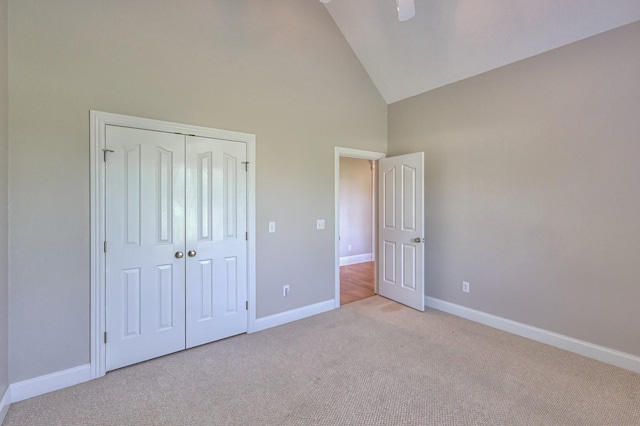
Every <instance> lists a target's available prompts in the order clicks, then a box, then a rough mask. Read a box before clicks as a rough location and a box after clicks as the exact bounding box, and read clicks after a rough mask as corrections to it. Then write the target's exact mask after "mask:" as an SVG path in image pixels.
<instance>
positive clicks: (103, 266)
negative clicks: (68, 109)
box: [90, 111, 256, 379]
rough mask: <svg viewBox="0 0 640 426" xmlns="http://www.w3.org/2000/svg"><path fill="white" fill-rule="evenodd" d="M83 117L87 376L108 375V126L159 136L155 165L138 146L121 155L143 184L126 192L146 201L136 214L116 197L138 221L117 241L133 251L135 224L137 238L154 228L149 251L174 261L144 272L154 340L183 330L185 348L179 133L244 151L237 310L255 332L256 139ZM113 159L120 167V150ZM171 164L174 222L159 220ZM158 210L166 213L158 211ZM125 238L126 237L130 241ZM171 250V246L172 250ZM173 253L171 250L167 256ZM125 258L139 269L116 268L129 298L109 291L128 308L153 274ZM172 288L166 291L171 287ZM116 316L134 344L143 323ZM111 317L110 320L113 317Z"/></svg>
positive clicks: (132, 315) (132, 314)
mask: <svg viewBox="0 0 640 426" xmlns="http://www.w3.org/2000/svg"><path fill="white" fill-rule="evenodd" d="M90 115H91V117H90V118H91V121H90V124H91V145H90V171H91V173H90V178H91V378H92V379H93V378H98V377H101V376H103V375H104V374H105V373H106V371H107V356H106V355H107V353H106V347H107V343H106V340H107V335H106V333H105V332H106V330H107V315H106V307H107V298H108V297H107V285H106V284H107V258H106V253H105V249H106V248H107V247H108V250H107V252H111V249H112V248H113V244H112V242H108V244H107V232H108V230H107V228H108V227H107V226H106V225H107V185H106V182H107V167H106V164H107V163H108V162H112V161H114V159H115V155H116V152H115V149H112V148H111V147H107V132H108V131H109V133H110V134H111V133H113V128H111V129H109V128H110V127H111V126H117V127H121V128H128V129H125V132H126V131H133V132H135V129H141V131H143V130H150V131H155V132H163V133H164V134H165V135H163V140H164V142H162V143H160V146H156V147H155V148H152V149H155V150H156V154H158V155H157V156H155V159H154V158H153V156H151V157H149V156H148V155H147V153H146V152H145V148H143V147H140V148H139V149H138V148H136V147H135V146H134V147H133V148H134V149H133V150H131V149H129V151H130V152H129V154H127V155H129V157H130V158H133V159H137V158H138V156H139V155H140V156H141V157H140V162H139V163H138V164H139V167H138V168H136V166H135V161H133V160H132V161H131V162H130V165H129V167H128V172H127V173H129V176H130V175H131V174H132V173H133V174H136V173H139V174H140V175H141V176H145V177H146V179H142V178H141V179H140V180H139V182H141V183H140V184H136V183H135V182H136V179H131V182H129V181H128V180H127V182H128V185H129V193H131V194H135V193H136V191H138V190H139V191H140V194H139V197H147V198H146V199H145V202H144V203H138V205H140V206H142V207H141V210H139V211H138V210H136V208H135V205H136V203H129V198H127V199H126V201H125V200H124V199H123V201H122V203H121V212H124V211H125V210H124V209H125V205H126V204H130V205H131V208H130V209H129V208H128V209H127V214H128V217H127V220H129V219H128V218H129V217H134V218H135V217H136V216H137V217H139V218H140V220H139V221H135V220H133V222H132V221H129V222H127V223H126V225H127V228H126V229H127V232H128V234H127V235H125V233H124V229H125V228H124V225H122V230H121V231H122V232H121V234H122V238H121V241H124V240H125V239H127V240H128V242H130V243H132V244H133V245H135V244H138V243H139V242H140V241H144V239H143V238H138V241H136V238H135V235H136V233H135V232H134V231H135V227H136V226H137V225H141V226H142V227H141V228H140V232H139V234H140V235H141V236H142V235H145V233H146V232H147V231H145V229H146V228H145V226H146V227H147V228H149V227H151V228H155V231H156V242H158V241H157V240H158V239H159V240H160V242H161V243H162V244H156V245H158V246H162V247H161V248H158V249H153V250H156V251H161V252H162V257H166V253H164V251H167V252H168V253H170V254H171V255H172V256H173V257H170V259H171V260H169V261H168V262H156V263H154V264H153V265H152V268H151V270H153V268H155V272H156V274H155V284H156V286H155V287H156V289H155V293H156V294H155V295H153V296H152V298H154V297H155V301H154V302H153V303H154V304H155V305H156V308H155V309H156V315H155V318H154V321H155V322H156V328H158V329H162V330H160V331H162V333H160V334H161V335H163V336H165V335H169V334H171V333H168V332H167V331H168V330H170V329H171V330H173V329H175V330H178V329H180V328H182V330H183V331H182V339H181V340H182V345H181V346H182V348H184V347H185V333H186V330H185V310H184V306H185V302H186V301H185V289H184V285H185V283H184V277H185V275H186V270H185V265H187V263H186V259H190V260H195V259H197V258H196V257H194V258H193V259H191V258H189V257H188V255H187V248H186V244H185V238H186V237H187V232H186V229H185V217H184V215H185V213H186V207H185V206H184V200H185V199H186V198H187V197H188V195H187V194H185V193H184V187H185V185H186V183H185V175H186V174H187V172H186V170H185V164H186V163H185V162H184V161H185V160H184V158H182V159H181V157H180V156H181V155H182V156H184V152H185V151H184V143H185V141H186V136H185V135H194V136H198V137H202V138H209V139H216V140H218V141H219V142H223V143H227V142H239V143H241V144H242V145H244V146H245V147H246V148H245V149H246V151H245V155H246V160H245V161H246V162H247V163H248V164H249V167H248V171H246V172H245V170H244V168H242V171H243V172H244V173H245V182H246V186H243V188H245V190H246V202H243V203H241V204H243V205H244V214H245V218H246V220H243V219H239V220H242V221H243V224H244V226H245V231H243V232H247V233H248V241H247V240H245V239H244V238H243V239H242V242H243V244H244V246H245V253H246V255H245V260H244V262H245V265H246V267H245V268H244V269H243V273H244V277H245V279H246V283H247V285H245V286H244V289H245V295H244V300H245V301H248V303H247V304H248V311H247V310H243V311H242V313H243V315H244V318H245V320H244V323H245V330H244V331H248V332H252V331H255V330H256V324H255V322H256V319H255V302H254V300H255V238H252V237H253V236H254V235H255V136H254V135H250V134H246V133H239V132H232V131H226V130H218V129H212V128H207V127H200V126H192V125H185V124H179V123H171V122H166V121H159V120H152V119H145V118H139V117H131V116H124V115H119V114H112V113H105V112H99V111H91V114H90ZM165 138H167V139H165ZM173 138H181V139H182V140H183V150H182V154H180V153H176V152H175V150H174V148H173V147H172V146H171V143H172V142H171V143H168V145H166V144H165V143H166V142H167V141H168V140H173ZM134 145H135V144H134ZM150 149H151V148H150ZM111 151H113V152H111ZM147 157H148V158H149V160H148V161H146V160H144V159H145V158H147ZM120 160H121V161H123V162H124V150H123V153H122V157H121V158H120ZM143 160H144V161H143ZM154 162H155V165H154V166H150V164H152V163H154ZM170 162H173V163H174V167H173V173H172V176H171V182H170V184H171V185H172V186H175V185H178V186H180V187H182V188H183V190H182V191H183V192H182V194H181V195H180V194H173V198H175V197H178V198H179V199H182V200H183V202H182V206H180V203H178V205H177V206H174V211H173V213H172V215H173V219H174V220H173V222H168V215H167V214H166V212H167V211H168V210H167V206H168V202H169V199H168V197H167V196H166V195H167V194H168V192H167V191H166V189H167V188H168V182H169V179H168V177H167V176H168V175H169V172H168V167H169V166H168V164H169V163H170ZM176 162H178V163H180V162H182V166H180V167H182V176H183V177H182V183H180V179H181V178H180V177H179V176H176V175H175V173H176V172H177V174H178V175H180V174H181V173H180V171H179V170H178V169H180V167H178V168H176V167H175V164H176ZM124 164H126V163H124ZM123 167H124V166H123ZM150 167H151V168H153V169H154V171H153V172H152V176H154V177H153V178H149V177H148V169H149V168H150ZM124 177H126V175H125V176H123V177H122V178H120V184H119V185H121V187H122V188H123V189H124V185H125V179H124ZM154 179H155V182H154ZM142 181H148V182H146V183H145V184H142ZM145 185H146V186H145ZM150 185H152V186H154V185H155V189H154V190H149V187H150ZM163 185H164V186H163ZM145 192H147V193H148V194H147V195H145V194H144V193H145ZM154 192H155V195H154V194H153V193H154ZM240 192H242V191H239V192H238V196H239V197H242V194H240ZM111 197H113V194H112V195H111V196H110V198H111ZM134 198H135V197H133V196H132V199H134ZM149 200H151V201H149ZM172 201H174V202H175V200H172ZM154 204H155V207H154ZM143 205H144V206H143ZM127 207H129V206H127ZM114 208H116V209H117V207H115V206H114ZM154 208H155V209H156V211H153V209H154ZM239 210H241V209H239ZM163 211H164V212H165V213H163ZM163 214H164V216H163ZM122 215H123V217H125V216H124V213H122ZM181 215H182V219H178V218H177V216H181ZM123 220H124V219H123ZM163 221H164V222H163ZM169 223H170V226H171V227H172V231H177V230H178V229H179V228H180V226H182V232H181V233H180V235H181V237H177V236H176V235H173V240H172V242H171V243H169V239H170V238H169V237H168V232H169ZM180 223H182V225H180ZM145 224H146V225H145ZM160 224H165V225H166V226H165V227H164V229H162V227H160ZM159 227H160V228H159ZM111 230H112V229H111ZM112 231H113V230H112ZM129 231H131V232H129ZM114 232H115V231H114ZM131 235H133V238H129V237H130V236H131ZM157 235H160V237H157ZM180 239H182V247H183V250H180V251H182V252H183V253H184V257H183V258H182V260H183V263H182V266H179V265H180V264H179V263H176V261H177V260H178V259H177V258H175V251H179V250H177V247H179V246H180ZM172 245H173V247H171V246H172ZM168 247H171V251H169V250H168ZM174 249H176V250H175V251H174ZM205 251H206V250H205ZM132 257H133V256H132ZM126 260H127V261H130V262H134V263H135V262H138V263H139V264H138V265H135V264H131V265H129V266H128V267H126V268H121V269H126V270H127V274H125V275H126V276H125V278H126V280H123V277H122V276H120V277H119V281H120V287H121V290H122V284H121V283H122V282H124V283H125V284H126V285H125V287H126V289H127V290H128V292H127V294H126V295H123V293H122V292H121V293H120V294H119V295H118V293H117V292H114V293H113V295H117V296H118V297H120V300H122V298H123V297H124V296H127V297H129V296H130V301H131V302H132V303H133V302H138V299H137V298H136V297H137V296H136V294H140V295H141V294H142V293H140V292H141V291H142V290H143V282H145V279H147V278H149V279H150V280H151V279H153V278H154V274H149V273H148V272H147V273H146V274H145V273H144V272H145V269H144V268H146V267H148V265H145V264H144V262H140V259H137V260H136V259H134V258H131V259H129V258H127V259H126ZM195 261H197V260H195ZM180 268H182V270H181V271H180ZM169 270H171V272H172V273H171V274H168V271H169ZM117 275H118V274H117ZM176 275H178V276H179V277H181V278H179V277H178V278H176ZM240 275H243V274H242V273H239V274H238V276H240ZM138 277H140V281H138V280H137V279H138ZM169 277H170V279H169ZM110 278H111V277H110ZM116 281H117V280H116ZM180 281H182V282H180ZM151 282H153V281H151ZM180 285H182V292H181V293H182V296H181V297H182V301H181V302H180V301H179V300H178V298H179V297H180V295H179V293H180V292H178V294H177V295H176V294H174V292H173V291H172V290H174V289H176V288H177V287H179V286H180ZM171 286H173V288H172V287H171ZM241 287H242V286H241ZM247 287H248V289H247ZM152 294H153V293H152ZM167 294H171V296H172V297H171V298H170V299H171V300H172V306H170V308H171V309H173V311H171V310H168V308H169V304H168V303H165V301H166V300H169V299H168V298H167V297H166V295H167ZM109 296H110V297H111V296H112V294H111V293H110V294H109ZM174 296H176V297H174ZM114 297H115V296H114ZM239 297H243V296H241V295H240V296H239ZM134 306H135V304H133V305H131V307H134ZM139 306H140V308H141V309H142V307H143V305H140V304H139ZM163 308H164V310H163ZM242 308H243V309H246V308H245V302H243V303H242ZM180 309H181V310H182V315H180V314H179V312H178V311H179V310H180ZM123 312H126V313H127V316H126V317H123V316H122V315H121V319H120V325H118V326H117V327H119V328H120V330H125V326H126V332H127V333H128V335H129V340H131V341H133V340H135V338H132V336H135V335H136V333H137V334H144V333H142V331H143V330H142V325H143V324H144V322H143V320H140V321H139V322H136V317H138V318H140V317H139V316H138V315H137V312H136V311H135V309H132V310H131V309H129V310H125V311H123ZM111 317H113V315H112V316H111ZM150 317H151V316H150ZM114 318H115V317H114ZM178 318H181V321H182V327H178V326H177V325H178V324H177V322H176V321H177V319H178ZM247 318H248V324H247ZM124 320H126V321H129V322H128V323H127V322H124ZM158 323H159V324H160V326H159V327H158V326H157V324H158ZM169 325H170V326H169ZM247 328H248V330H247ZM175 333H178V332H177V331H176V332H175ZM146 335H149V334H146ZM114 338H115V336H113V334H111V333H110V334H109V336H108V341H109V343H108V344H109V345H111V344H112V343H113V342H114ZM140 340H142V339H140ZM167 340H171V339H167ZM176 341H177V339H176ZM127 343H131V342H127ZM156 343H158V342H155V343H153V344H150V345H149V346H150V347H154V346H155V345H156ZM165 344H166V347H165V348H164V349H163V350H165V351H167V352H170V351H173V350H174V349H175V347H173V346H172V345H173V343H171V344H167V343H166V342H162V343H161V344H159V346H162V345H165ZM152 356H156V355H152ZM133 362H137V361H133ZM113 365H117V364H113ZM111 368H114V367H113V366H111V367H110V368H109V369H111Z"/></svg>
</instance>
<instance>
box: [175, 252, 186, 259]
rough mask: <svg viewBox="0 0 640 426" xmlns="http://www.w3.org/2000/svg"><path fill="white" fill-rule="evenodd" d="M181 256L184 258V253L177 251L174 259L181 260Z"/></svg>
mask: <svg viewBox="0 0 640 426" xmlns="http://www.w3.org/2000/svg"><path fill="white" fill-rule="evenodd" d="M183 256H184V253H183V252H181V251H177V252H176V258H178V259H182V257H183Z"/></svg>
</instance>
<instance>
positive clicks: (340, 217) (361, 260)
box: [335, 147, 384, 307]
mask: <svg viewBox="0 0 640 426" xmlns="http://www.w3.org/2000/svg"><path fill="white" fill-rule="evenodd" d="M383 157H384V154H383V153H378V152H371V151H361V150H354V149H348V148H338V147H337V148H336V150H335V196H336V204H335V205H336V222H335V223H336V236H335V238H336V251H335V255H336V274H335V275H336V278H335V279H336V295H335V300H336V307H338V306H340V305H344V304H346V303H351V302H354V301H356V300H360V299H363V298H366V297H370V296H373V295H374V294H376V293H377V281H376V267H375V260H376V252H377V213H376V212H377V203H376V200H377V178H376V176H377V173H376V165H377V160H378V159H380V158H383Z"/></svg>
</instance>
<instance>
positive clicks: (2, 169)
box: [0, 0, 9, 399]
mask: <svg viewBox="0 0 640 426" xmlns="http://www.w3.org/2000/svg"><path fill="white" fill-rule="evenodd" d="M7 36H8V32H7V0H0V399H2V396H3V395H4V392H5V390H6V389H7V385H8V384H9V373H8V356H9V348H8V347H9V342H8V333H9V304H8V300H9V294H8V290H9V288H8V281H7V279H8V272H7V269H8V268H7V266H8V264H7V256H8V255H7V248H8V227H7V215H8V205H9V204H8V199H7V191H8V182H7V179H8V168H9V164H8V162H7V154H8V152H7V149H8V131H7V118H8V106H9V105H8V103H7V84H8V76H7V72H8V68H9V66H8V58H7V44H8V41H7V40H8V38H7Z"/></svg>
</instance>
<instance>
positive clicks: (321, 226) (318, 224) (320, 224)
mask: <svg viewBox="0 0 640 426" xmlns="http://www.w3.org/2000/svg"><path fill="white" fill-rule="evenodd" d="M316 229H324V219H318V220H317V221H316Z"/></svg>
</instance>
